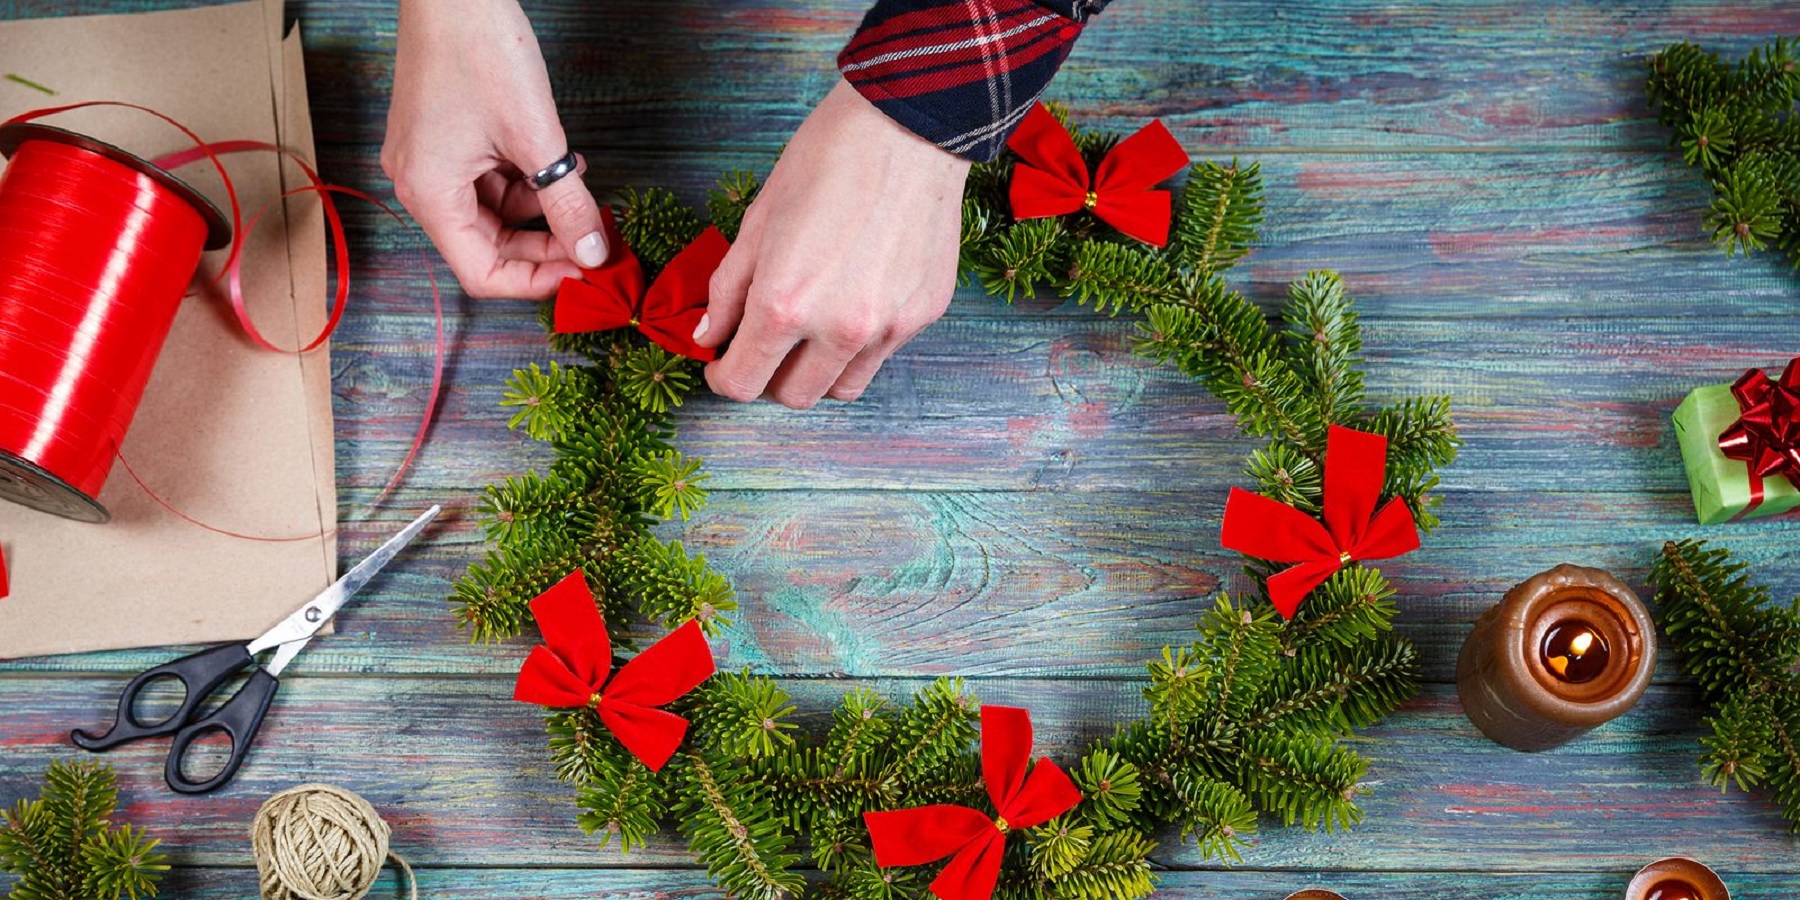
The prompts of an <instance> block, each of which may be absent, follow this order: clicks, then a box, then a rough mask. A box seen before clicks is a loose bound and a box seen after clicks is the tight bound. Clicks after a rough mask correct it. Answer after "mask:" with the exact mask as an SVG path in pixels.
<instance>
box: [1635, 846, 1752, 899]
mask: <svg viewBox="0 0 1800 900" xmlns="http://www.w3.org/2000/svg"><path fill="white" fill-rule="evenodd" d="M1625 900H1731V891H1729V890H1727V889H1726V887H1725V882H1724V880H1723V879H1721V878H1719V875H1718V873H1716V872H1714V871H1713V870H1712V869H1709V868H1707V867H1706V865H1705V864H1704V863H1701V862H1699V861H1697V860H1692V859H1688V858H1687V857H1685V856H1671V857H1669V858H1667V859H1659V860H1657V861H1656V862H1653V863H1651V864H1649V865H1647V866H1645V867H1643V868H1642V869H1640V870H1638V873H1637V876H1636V877H1634V878H1632V879H1631V884H1629V885H1627V886H1626V888H1625Z"/></svg>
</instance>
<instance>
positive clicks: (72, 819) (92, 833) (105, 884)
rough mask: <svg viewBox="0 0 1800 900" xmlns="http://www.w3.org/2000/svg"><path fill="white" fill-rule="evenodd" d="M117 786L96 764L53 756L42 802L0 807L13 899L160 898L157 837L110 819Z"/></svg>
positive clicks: (1, 852)
mask: <svg viewBox="0 0 1800 900" xmlns="http://www.w3.org/2000/svg"><path fill="white" fill-rule="evenodd" d="M118 798H119V792H118V788H117V787H116V785H115V784H114V780H113V772H112V769H110V768H108V767H106V766H105V765H102V764H100V763H97V762H91V761H86V760H83V761H80V762H73V763H62V762H53V763H51V764H50V768H49V769H48V770H46V771H45V772H44V787H43V789H42V792H41V793H40V795H39V798H38V799H37V800H20V801H19V802H18V803H17V805H15V806H14V807H13V808H12V809H11V810H7V811H0V871H3V872H6V873H9V874H11V875H15V876H17V878H18V880H17V881H16V882H15V883H14V884H13V887H12V891H11V893H10V894H8V897H9V898H10V900H119V898H121V897H126V898H131V900H137V898H139V897H155V896H156V892H157V883H158V882H159V881H160V880H161V879H162V876H163V873H165V872H167V871H168V870H169V866H168V863H167V861H166V859H165V857H164V856H163V854H161V853H159V852H157V849H156V848H157V846H158V843H159V842H158V841H157V840H156V839H155V838H152V837H150V836H149V835H148V834H146V833H144V832H143V831H142V830H140V829H137V828H134V827H132V826H130V825H114V824H113V823H112V821H111V817H112V815H113V812H114V811H115V810H116V809H117V806H118Z"/></svg>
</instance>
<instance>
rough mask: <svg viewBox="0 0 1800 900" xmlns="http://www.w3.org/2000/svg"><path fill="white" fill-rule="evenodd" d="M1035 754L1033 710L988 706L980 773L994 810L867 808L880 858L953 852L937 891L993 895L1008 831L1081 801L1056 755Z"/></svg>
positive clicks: (954, 899) (914, 861) (911, 862)
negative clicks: (1037, 757)
mask: <svg viewBox="0 0 1800 900" xmlns="http://www.w3.org/2000/svg"><path fill="white" fill-rule="evenodd" d="M1030 762H1031V714H1030V713H1028V712H1026V711H1025V710H1023V709H1019V708H1017V707H1012V706H983V707H982V708H981V775H982V778H983V780H984V781H986V782H987V791H988V799H990V800H992V801H993V803H994V811H995V814H996V817H995V818H988V816H987V814H986V813H983V812H980V811H978V810H973V809H970V808H968V807H966V806H955V805H951V804H945V803H940V804H934V805H931V806H918V807H914V808H912V809H898V810H892V811H889V812H870V813H864V814H863V822H864V824H866V825H868V827H869V840H870V842H871V843H872V844H873V845H874V847H875V863H876V865H879V866H883V867H889V866H918V865H924V864H925V863H928V862H933V861H936V860H939V859H943V858H944V857H946V856H949V857H950V862H949V864H948V865H945V866H944V870H943V871H942V872H939V873H938V876H937V878H936V879H935V880H933V881H932V882H931V892H932V893H933V894H936V895H937V896H938V898H939V900H988V898H990V897H992V896H993V895H994V887H995V885H997V884H998V883H999V880H1000V858H1001V855H1002V854H1003V853H1004V852H1005V850H1006V835H1007V834H1008V833H1010V832H1012V831H1016V830H1018V829H1021V828H1031V827H1033V826H1036V825H1042V824H1043V823H1045V822H1048V821H1050V820H1051V819H1054V818H1056V817H1057V816H1060V815H1062V814H1063V813H1065V812H1068V811H1069V810H1071V809H1074V808H1075V804H1077V803H1080V802H1081V791H1080V790H1078V789H1077V788H1076V787H1075V783H1074V782H1072V781H1070V780H1069V776H1068V775H1066V774H1064V773H1063V770H1062V769H1059V768H1057V766H1056V763H1053V762H1051V761H1050V760H1048V759H1040V760H1038V762H1037V765H1035V766H1030ZM1027 766H1030V773H1029V774H1027V772H1026V768H1027Z"/></svg>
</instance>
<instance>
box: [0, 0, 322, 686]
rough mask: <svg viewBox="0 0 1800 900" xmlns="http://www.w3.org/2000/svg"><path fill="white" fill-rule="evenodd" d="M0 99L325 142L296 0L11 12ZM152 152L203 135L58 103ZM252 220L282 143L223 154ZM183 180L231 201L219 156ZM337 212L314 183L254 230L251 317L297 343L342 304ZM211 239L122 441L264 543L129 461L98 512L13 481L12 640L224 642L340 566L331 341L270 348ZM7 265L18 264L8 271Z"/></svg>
mask: <svg viewBox="0 0 1800 900" xmlns="http://www.w3.org/2000/svg"><path fill="white" fill-rule="evenodd" d="M0 47H4V48H6V50H5V53H3V54H0V73H7V74H14V75H17V76H18V77H19V78H21V79H25V80H27V81H30V82H34V83H36V84H38V85H42V86H44V87H46V88H49V89H51V90H54V91H56V94H55V96H50V95H46V94H44V93H42V92H41V91H38V90H34V89H32V88H31V87H29V86H26V85H23V84H19V83H18V82H16V81H13V80H10V79H6V80H0V119H3V118H9V117H11V116H14V115H16V114H18V113H21V112H25V111H27V110H30V109H36V108H40V107H46V106H60V105H62V104H66V103H74V102H78V101H82V100H125V101H130V102H133V103H139V104H143V105H145V106H149V107H151V108H153V109H156V110H159V111H161V112H163V113H166V114H168V115H171V116H173V117H175V118H176V119H177V120H179V121H181V122H182V123H183V124H185V125H187V126H188V127H189V128H192V129H193V130H194V131H195V132H196V133H198V134H199V135H200V136H201V138H202V139H205V140H208V141H219V140H227V139H250V140H259V141H267V142H270V143H279V144H283V145H286V146H288V147H292V148H294V149H296V150H299V151H300V152H301V153H303V154H304V155H306V156H307V157H308V158H309V159H310V158H311V157H312V152H313V142H312V128H311V124H310V117H309V113H308V110H307V103H306V79H305V74H304V71H303V69H302V65H301V57H300V37H299V34H298V29H296V30H295V32H294V33H292V34H289V35H287V36H286V37H285V38H284V36H283V17H282V7H281V3H280V2H279V0H271V2H248V3H237V4H232V5H228V6H214V7H207V8H203V9H193V10H177V11H171V12H156V13H142V14H133V15H118V16H84V17H70V18H51V19H33V20H25V21H17V22H0ZM45 124H52V125H59V126H62V127H65V128H69V129H72V130H76V131H82V132H86V133H89V134H91V135H93V136H95V137H98V138H100V139H102V140H105V141H107V142H109V143H113V144H116V145H119V146H122V147H124V148H126V149H128V150H131V151H133V152H135V153H137V154H139V155H141V156H145V157H154V156H157V155H160V154H163V153H167V152H171V151H176V150H181V149H185V148H187V147H190V146H192V144H191V142H189V141H188V140H187V139H186V138H185V137H183V136H182V135H181V133H180V132H178V131H176V130H174V129H173V128H170V127H169V126H168V125H166V124H165V123H163V122H161V121H159V120H156V119H154V118H152V117H150V116H147V115H144V114H142V113H137V112H132V111H127V110H118V109H90V110H79V111H76V112H73V113H66V114H63V115H60V116H56V117H53V118H50V119H47V120H45ZM225 163H226V167H227V169H228V171H229V172H230V173H231V176H232V180H233V183H234V184H235V186H236V187H237V190H238V192H239V195H240V199H241V200H242V202H243V205H244V215H245V216H246V218H248V216H249V215H251V214H252V213H253V212H255V210H256V209H257V208H259V207H261V206H263V205H264V204H268V203H271V202H274V203H280V202H281V201H280V197H281V194H282V193H283V191H284V190H286V189H290V188H293V187H298V186H300V185H302V184H305V183H306V182H305V181H304V176H303V175H302V174H301V173H300V172H299V170H298V169H297V168H295V167H293V166H292V165H291V164H284V163H282V162H281V161H280V160H279V159H278V158H277V157H276V156H275V155H273V154H266V153H261V154H234V155H232V156H229V157H225ZM177 174H178V175H180V176H181V177H182V178H183V179H184V180H187V181H188V182H189V183H190V184H193V185H194V186H196V187H197V188H199V189H200V190H201V191H203V192H204V193H206V194H207V196H209V197H210V198H212V199H213V201H214V202H215V203H216V204H217V205H218V206H219V207H220V209H222V210H225V211H227V213H229V207H228V206H227V205H226V200H225V193H224V191H223V189H222V188H221V184H220V181H219V178H218V176H217V174H216V173H215V172H213V171H212V170H211V167H210V165H209V164H208V163H206V162H205V161H201V162H199V163H195V164H191V165H188V166H184V167H182V168H181V169H180V170H178V172H177ZM323 223H324V217H323V214H322V213H321V212H320V209H319V205H318V201H317V199H316V198H315V197H312V196H309V195H302V196H300V197H298V198H294V199H291V200H289V201H288V202H287V203H286V205H285V208H280V207H277V208H274V209H273V211H272V212H271V213H270V214H268V215H265V216H264V217H263V221H262V222H261V223H259V224H258V226H257V228H256V230H255V232H253V233H252V234H251V235H250V240H249V243H248V244H247V245H246V253H247V255H246V257H245V262H244V266H243V273H244V293H245V296H246V298H247V301H248V303H249V310H250V314H251V317H252V318H253V319H254V321H255V322H256V324H257V326H258V328H259V329H260V330H262V332H263V334H264V335H265V336H266V337H268V339H269V340H270V341H272V342H274V343H275V344H277V345H278V346H284V347H289V348H294V347H299V346H301V345H302V344H303V343H304V342H306V341H307V340H309V339H310V338H311V337H312V336H313V335H314V334H316V333H317V332H318V330H319V328H320V327H322V325H323V324H324V321H325V315H326V308H325V302H326V272H325V264H326V259H325V250H326V246H325V234H324V224H323ZM223 256H224V254H223V253H219V252H215V253H211V254H208V256H207V260H206V262H205V263H204V264H203V265H202V267H201V272H202V275H201V277H200V278H198V279H196V282H195V285H194V286H193V287H191V288H190V290H189V293H188V296H187V298H186V299H184V300H183V302H182V307H181V310H180V313H179V314H178V315H177V317H176V321H175V326H174V329H173V330H172V331H171V333H170V335H169V340H168V343H167V344H166V345H165V346H164V348H163V352H162V356H161V357H160V359H159V361H158V363H157V366H156V371H155V374H154V375H153V376H152V377H151V380H150V384H149V387H148V388H147V389H146V390H145V392H144V399H143V403H142V405H141V406H140V407H139V410H138V414H137V418H136V420H135V421H134V422H133V423H132V427H131V431H130V433H129V436H128V437H127V439H126V440H125V443H124V445H123V448H122V450H121V455H122V456H123V457H124V458H125V459H126V460H128V461H129V462H130V463H131V466H132V467H133V468H134V469H135V470H136V471H137V473H138V475H139V476H140V477H142V479H143V480H144V482H145V484H147V485H149V487H150V488H151V489H152V490H154V491H155V492H156V493H157V494H158V495H159V496H161V497H163V498H164V499H165V500H167V501H168V502H169V503H170V504H172V505H173V506H175V507H176V508H178V509H180V510H182V511H183V512H185V513H187V514H189V515H191V516H193V517H194V518H197V519H199V520H201V521H203V522H206V523H208V524H211V525H214V526H216V527H219V528H223V529H227V530H230V531H236V532H240V533H243V534H249V535H257V536H262V537H293V536H302V535H312V537H310V538H307V539H304V540H295V541H284V542H266V541H250V540H243V539H240V538H232V537H227V536H223V535H220V534H215V533H212V532H209V531H207V530H204V529H202V528H199V527H196V526H194V525H192V524H189V523H187V522H184V521H182V520H181V519H180V518H178V517H177V516H175V515H174V514H172V513H171V512H169V511H168V510H166V509H164V508H162V507H161V506H159V505H158V504H157V503H156V501H155V500H153V499H152V498H151V497H150V495H149V494H148V493H146V492H145V490H144V489H143V488H140V487H139V486H138V485H137V484H136V483H135V482H133V480H132V479H131V477H130V475H129V474H127V473H126V471H125V469H124V466H123V465H120V464H115V465H114V467H113V472H112V476H111V477H110V479H109V480H108V482H107V485H106V488H105V490H104V491H102V492H101V494H100V501H101V502H102V503H103V504H104V505H105V506H106V507H107V509H109V510H111V512H112V521H111V522H109V523H107V524H102V525H94V524H84V523H79V522H72V521H69V520H65V519H61V518H57V517H55V516H52V515H49V514H47V513H42V512H38V511H36V510H31V509H27V508H25V507H22V506H16V505H13V504H10V503H6V502H4V501H0V548H4V550H5V553H6V560H7V563H8V567H9V569H10V574H11V582H12V594H11V596H9V597H6V598H4V599H0V659H9V658H16V657H23V656H36V655H42V654H53V653H73V652H79V651H88V650H106V649H116V648H124V647H145V646H161V645H174V644H191V643H200V642H213V641H225V640H234V639H241V638H248V637H252V636H254V635H257V634H259V633H261V632H262V631H264V630H265V629H267V628H268V627H269V626H271V625H273V624H274V623H275V622H277V621H279V620H280V619H281V618H282V617H283V616H285V615H286V614H288V613H289V612H292V611H293V610H294V609H295V608H297V607H299V606H300V605H301V604H302V603H304V602H305V601H306V599H307V598H309V597H311V596H312V595H313V594H315V593H317V592H319V591H320V590H322V589H323V588H324V587H325V586H326V585H328V584H330V582H331V581H332V579H334V578H335V577H336V573H337V558H336V555H337V547H336V541H335V529H336V522H337V494H336V485H335V475H334V472H333V457H332V422H331V384H330V365H329V360H328V358H327V356H326V351H325V350H324V349H320V350H317V351H314V352H313V353H311V354H309V355H306V356H296V355H292V354H283V353H271V352H269V351H266V350H262V349H259V348H257V347H255V346H253V345H252V344H251V343H250V341H249V340H248V339H247V338H245V337H244V336H243V334H242V333H241V329H240V328H239V327H238V325H237V324H236V322H235V319H234V318H233V316H232V314H231V310H230V307H229V304H228V303H227V302H226V301H225V300H224V298H223V296H222V295H221V293H220V291H219V290H218V289H217V287H216V286H214V285H212V284H211V282H210V275H211V274H213V273H216V272H217V271H218V270H219V267H220V265H221V264H222V262H223ZM0 277H5V276H4V273H0Z"/></svg>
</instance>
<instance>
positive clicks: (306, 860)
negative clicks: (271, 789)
mask: <svg viewBox="0 0 1800 900" xmlns="http://www.w3.org/2000/svg"><path fill="white" fill-rule="evenodd" d="M250 849H251V853H252V854H253V855H254V856H255V857H256V871H257V872H258V874H259V875H260V876H261V881H262V898H263V900H359V898H361V897H362V896H364V895H365V894H367V893H368V892H369V888H370V887H372V886H373V885H374V884H375V879H376V878H377V877H378V876H379V875H380V874H381V867H382V865H383V864H384V863H385V862H386V861H387V860H389V859H392V860H393V861H394V862H395V863H396V864H398V865H399V866H400V868H401V870H402V871H403V872H404V877H405V881H406V885H407V896H409V897H411V898H413V900H418V896H419V890H418V885H416V884H414V883H413V874H412V867H411V866H409V865H407V864H406V860H404V859H401V858H400V855H399V854H397V853H393V852H390V851H389V850H388V826H387V823H386V822H383V821H382V820H381V815H380V814H379V813H377V812H375V807H373V806H370V805H369V801H367V800H364V799H363V798H361V797H359V796H357V795H356V794H355V793H354V792H352V791H347V790H345V789H343V788H341V787H335V786H333V785H329V784H303V785H300V786H299V787H295V788H289V789H288V790H285V791H282V792H281V793H279V794H276V795H275V796H273V797H270V798H269V799H268V800H266V801H264V803H263V805H262V809H259V810H257V811H256V823H255V824H254V825H252V826H251V829H250Z"/></svg>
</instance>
